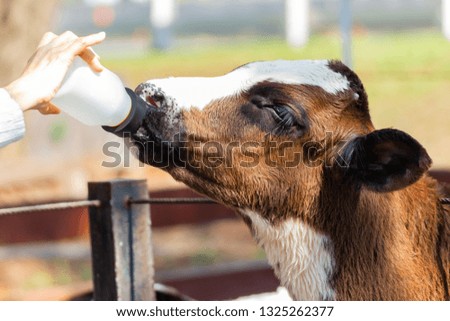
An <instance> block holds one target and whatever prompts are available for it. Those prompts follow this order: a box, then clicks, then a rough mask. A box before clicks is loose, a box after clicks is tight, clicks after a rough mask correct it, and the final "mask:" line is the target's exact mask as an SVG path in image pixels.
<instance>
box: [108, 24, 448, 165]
mask: <svg viewBox="0 0 450 321" xmlns="http://www.w3.org/2000/svg"><path fill="white" fill-rule="evenodd" d="M191 43H192V42H191ZM340 51H341V49H340V38H339V36H338V35H337V34H334V33H329V34H323V35H316V36H313V37H311V39H310V41H309V42H308V44H307V45H306V46H305V47H303V48H300V49H294V48H290V47H288V46H287V45H286V44H285V43H284V41H283V40H282V39H255V40H245V41H243V40H242V39H239V40H236V41H234V42H229V41H228V42H221V43H219V42H218V43H216V44H214V45H211V44H208V45H204V44H202V43H201V42H199V43H198V44H195V45H191V46H189V47H188V46H183V47H178V48H176V49H174V50H172V51H169V52H150V53H148V54H142V55H140V56H139V55H135V56H130V57H122V58H110V59H108V58H105V59H103V62H104V64H105V65H106V66H107V67H108V68H110V69H112V70H114V71H115V72H117V73H118V74H119V75H121V77H122V78H123V79H124V80H125V82H126V83H127V84H128V86H130V87H133V88H134V87H135V86H136V85H137V84H139V83H140V82H142V81H145V80H147V79H152V78H160V77H168V76H216V75H221V74H224V73H227V72H229V71H230V70H232V69H234V68H236V67H237V66H240V65H242V64H245V63H247V62H250V61H256V60H273V59H339V57H340ZM353 53H354V62H355V66H354V69H355V71H356V72H357V73H358V75H359V76H360V77H361V79H362V81H363V83H364V85H365V87H366V90H367V92H368V95H369V102H370V107H371V114H372V119H373V121H374V123H375V126H376V127H377V128H383V127H395V128H398V129H401V130H404V131H406V132H408V133H409V134H411V135H412V136H414V137H415V138H417V139H418V140H419V141H420V142H421V143H422V144H423V145H424V146H425V147H426V148H427V150H428V152H429V154H430V155H431V157H432V158H433V160H434V164H435V167H450V148H449V147H448V145H449V143H448V141H447V137H448V136H449V134H450V126H449V124H450V117H449V115H450V105H449V103H448V100H449V98H450V42H448V41H447V40H446V39H445V38H444V37H443V36H442V35H441V34H440V32H439V31H437V30H420V31H415V32H411V31H409V32H403V33H382V34H381V33H366V32H363V31H359V32H355V35H354V39H353Z"/></svg>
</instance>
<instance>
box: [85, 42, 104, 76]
mask: <svg viewBox="0 0 450 321" xmlns="http://www.w3.org/2000/svg"><path fill="white" fill-rule="evenodd" d="M79 56H80V57H81V59H83V60H84V61H85V62H86V63H87V64H88V65H89V67H91V69H92V70H93V71H95V72H101V71H103V69H104V67H103V66H102V64H101V63H100V60H99V57H98V55H97V54H96V53H95V51H94V50H93V49H92V48H86V49H85V50H83V51H82V52H81V53H80V54H79Z"/></svg>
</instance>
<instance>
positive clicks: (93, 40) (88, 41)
mask: <svg viewBox="0 0 450 321" xmlns="http://www.w3.org/2000/svg"><path fill="white" fill-rule="evenodd" d="M105 37H106V34H105V33H104V32H99V33H95V34H92V35H89V36H86V37H79V38H77V39H75V40H74V41H73V42H72V43H71V45H70V46H69V48H68V51H69V52H70V53H72V54H76V55H79V54H80V53H81V52H82V51H84V50H85V49H86V48H88V47H92V46H94V45H96V44H98V43H100V42H102V41H103V40H105Z"/></svg>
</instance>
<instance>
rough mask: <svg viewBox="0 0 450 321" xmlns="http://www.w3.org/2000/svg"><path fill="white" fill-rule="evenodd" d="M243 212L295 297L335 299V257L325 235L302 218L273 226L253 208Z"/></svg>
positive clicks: (298, 298) (278, 274) (277, 273)
mask: <svg viewBox="0 0 450 321" xmlns="http://www.w3.org/2000/svg"><path fill="white" fill-rule="evenodd" d="M242 214H243V215H246V216H247V217H248V218H249V219H250V220H251V222H252V227H253V232H254V236H255V238H256V240H257V242H258V244H259V245H260V246H261V247H262V248H263V249H264V250H265V252H266V255H267V259H268V261H269V264H270V265H272V266H273V268H274V270H275V274H276V275H277V277H278V278H279V279H280V281H281V285H282V286H284V287H286V288H287V289H288V291H289V293H290V294H291V296H292V297H293V298H294V299H295V300H322V299H331V300H333V299H334V298H335V292H334V290H333V289H332V288H331V286H330V284H329V278H330V276H331V274H332V271H333V265H334V260H333V257H332V253H330V252H329V250H327V248H326V247H325V244H326V242H327V241H328V239H327V237H326V236H325V235H323V234H321V233H319V232H317V231H315V230H314V229H313V228H312V227H310V226H308V225H306V224H305V223H303V222H301V221H300V220H298V219H293V218H289V219H286V220H285V221H284V222H282V223H279V224H276V225H272V224H270V223H269V222H268V221H267V220H265V219H263V218H262V217H261V216H260V215H259V214H257V213H255V212H253V211H250V210H245V211H242Z"/></svg>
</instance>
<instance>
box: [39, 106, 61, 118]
mask: <svg viewBox="0 0 450 321" xmlns="http://www.w3.org/2000/svg"><path fill="white" fill-rule="evenodd" d="M36 109H37V110H39V112H40V113H41V114H43V115H55V114H59V113H60V112H61V110H60V109H59V108H58V107H56V106H55V105H53V104H52V103H47V104H45V105H44V106H40V107H38V108H36Z"/></svg>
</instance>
